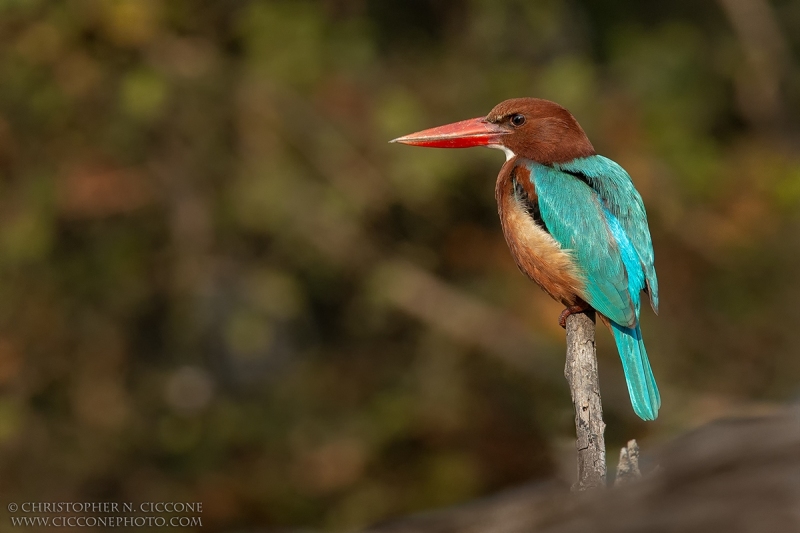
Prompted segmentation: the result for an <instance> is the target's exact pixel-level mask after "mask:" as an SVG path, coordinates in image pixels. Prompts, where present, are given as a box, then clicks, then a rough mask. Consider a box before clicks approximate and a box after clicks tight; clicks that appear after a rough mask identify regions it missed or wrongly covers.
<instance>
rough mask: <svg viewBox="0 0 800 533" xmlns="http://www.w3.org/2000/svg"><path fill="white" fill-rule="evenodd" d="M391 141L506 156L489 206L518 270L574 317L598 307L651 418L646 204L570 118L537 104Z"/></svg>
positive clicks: (652, 279)
mask: <svg viewBox="0 0 800 533" xmlns="http://www.w3.org/2000/svg"><path fill="white" fill-rule="evenodd" d="M390 142H394V143H401V144H406V145H411V146H422V147H431V148H469V147H474V146H484V147H488V148H494V149H498V150H502V151H503V152H505V155H506V161H505V163H504V164H503V166H502V168H501V169H500V173H499V174H498V176H497V181H496V183H495V199H496V200H497V210H498V214H499V215H500V225H501V227H502V231H503V235H504V237H505V240H506V243H507V244H508V247H509V249H510V251H511V255H512V256H513V258H514V261H515V262H516V264H517V266H518V267H519V269H520V270H521V271H522V273H523V274H525V275H526V276H527V277H528V278H530V279H531V280H533V281H534V282H536V283H537V284H538V285H539V286H540V287H541V288H542V289H544V291H545V292H546V293H548V294H549V295H550V296H551V297H553V298H554V299H555V300H556V301H558V302H560V303H562V304H563V305H564V306H565V309H564V311H563V312H562V313H561V316H560V317H559V323H560V324H561V326H562V327H566V319H567V317H568V316H569V315H570V314H573V313H579V312H585V311H587V310H590V309H594V310H595V311H596V313H597V315H598V316H599V318H600V319H601V321H602V322H603V323H605V324H606V326H608V328H609V329H610V330H611V333H612V334H613V337H614V340H615V343H616V346H617V350H618V352H619V355H620V359H621V361H622V368H623V371H624V374H625V381H626V383H627V387H628V393H629V395H630V399H631V405H632V407H633V410H634V412H635V413H636V414H637V415H638V416H639V417H640V418H642V419H644V420H655V419H656V417H657V416H658V410H659V408H660V407H661V395H660V393H659V391H658V387H657V386H656V381H655V377H654V376H653V371H652V369H651V367H650V361H649V359H648V357H647V351H646V350H645V346H644V341H643V339H642V330H641V327H640V325H639V314H640V307H641V299H642V297H641V295H642V293H644V294H646V295H647V296H648V297H649V300H650V305H651V307H652V308H653V311H654V312H655V313H656V314H658V279H657V277H656V270H655V265H654V251H653V243H652V239H651V237H650V229H649V226H648V223H647V213H646V211H645V206H644V202H643V201H642V197H641V195H640V194H639V192H638V191H637V190H636V187H635V186H634V184H633V181H632V179H631V177H630V175H629V174H628V173H627V172H626V171H625V169H623V168H622V167H621V166H620V165H619V164H617V163H616V162H614V161H613V160H611V159H609V158H607V157H604V156H602V155H599V154H598V153H597V152H596V151H595V149H594V147H593V146H592V143H591V142H590V141H589V138H588V137H587V135H586V133H585V132H584V131H583V128H581V126H580V124H578V121H577V120H576V119H575V117H574V116H573V115H572V114H571V113H570V112H569V111H568V110H567V109H565V108H564V107H562V106H561V105H559V104H557V103H555V102H551V101H549V100H544V99H540V98H513V99H510V100H505V101H504V102H501V103H499V104H497V105H496V106H495V107H494V108H493V109H492V110H491V111H490V112H489V114H488V115H486V116H485V117H478V118H474V119H469V120H462V121H460V122H455V123H452V124H448V125H445V126H439V127H436V128H431V129H426V130H423V131H419V132H417V133H412V134H409V135H405V136H402V137H398V138H397V139H393V140H392V141H390Z"/></svg>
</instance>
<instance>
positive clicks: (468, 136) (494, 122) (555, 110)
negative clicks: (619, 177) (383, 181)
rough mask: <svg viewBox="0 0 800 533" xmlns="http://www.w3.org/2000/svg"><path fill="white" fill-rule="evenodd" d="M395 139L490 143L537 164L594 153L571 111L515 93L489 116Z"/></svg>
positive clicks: (420, 142) (458, 145) (439, 143)
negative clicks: (518, 96) (514, 96)
mask: <svg viewBox="0 0 800 533" xmlns="http://www.w3.org/2000/svg"><path fill="white" fill-rule="evenodd" d="M392 142H399V143H403V144H410V145H414V146H428V147H434V148H467V147H471V146H488V147H490V148H499V149H501V150H503V151H505V152H506V155H507V156H508V158H509V159H510V158H511V157H513V156H514V155H517V156H520V157H524V158H526V159H531V160H533V161H536V162H537V163H542V164H550V163H562V162H565V161H569V160H571V159H575V158H576V157H586V156H589V155H593V154H594V153H595V151H594V148H593V147H592V143H590V142H589V139H588V138H587V137H586V134H585V133H584V132H583V129H582V128H581V126H580V124H578V121H577V120H575V117H573V116H572V114H571V113H570V112H569V111H567V110H566V109H564V108H563V107H561V106H560V105H558V104H556V103H555V102H550V101H549V100H542V99H540V98H513V99H511V100H506V101H505V102H501V103H499V104H497V105H496V106H495V107H494V109H492V110H491V111H490V112H489V114H488V115H486V116H485V117H480V118H474V119H470V120H463V121H461V122H456V123H454V124H448V125H446V126H440V127H438V128H432V129H429V130H424V131H420V132H418V133H412V134H411V135H406V136H404V137H400V138H397V139H394V140H393V141H392Z"/></svg>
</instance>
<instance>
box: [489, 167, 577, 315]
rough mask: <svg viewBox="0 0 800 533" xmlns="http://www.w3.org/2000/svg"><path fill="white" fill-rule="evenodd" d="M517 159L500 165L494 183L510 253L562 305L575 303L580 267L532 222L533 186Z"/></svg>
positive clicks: (526, 171)
mask: <svg viewBox="0 0 800 533" xmlns="http://www.w3.org/2000/svg"><path fill="white" fill-rule="evenodd" d="M517 163H518V161H517V158H516V157H514V158H511V159H510V160H509V161H507V162H506V164H505V165H503V168H502V169H500V174H499V175H498V176H497V184H496V186H495V198H496V199H497V211H498V213H499V214H500V223H501V225H502V226H503V235H504V236H505V238H506V242H507V243H508V247H509V249H510V250H511V255H512V256H513V257H514V261H515V262H516V263H517V266H518V267H519V269H520V270H521V271H522V272H523V273H524V274H525V275H526V276H528V277H529V278H530V279H532V280H533V281H535V282H536V283H537V284H538V285H539V286H540V287H541V288H542V289H544V290H545V292H547V293H548V294H549V295H550V296H552V297H553V298H554V299H556V300H557V301H559V302H561V303H563V304H564V305H566V306H571V305H575V304H576V303H578V301H579V300H580V298H579V296H578V295H579V294H582V293H583V292H584V285H585V283H584V281H583V278H582V276H581V273H580V270H579V269H578V267H577V266H576V264H575V261H574V260H573V258H572V256H571V255H570V253H569V252H568V251H565V250H563V249H562V248H561V245H559V244H558V242H557V241H556V240H555V239H554V238H553V237H552V236H551V235H550V234H549V233H548V232H547V230H546V229H545V228H544V227H543V225H539V224H537V223H536V221H535V219H534V217H533V216H532V211H534V210H535V208H536V206H537V202H538V199H537V197H536V190H535V188H534V186H533V183H532V182H531V180H530V172H529V171H528V169H527V168H525V167H524V166H522V165H519V166H518V165H517ZM515 188H516V189H517V190H516V191H515Z"/></svg>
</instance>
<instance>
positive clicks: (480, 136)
mask: <svg viewBox="0 0 800 533" xmlns="http://www.w3.org/2000/svg"><path fill="white" fill-rule="evenodd" d="M507 133H511V132H510V131H508V130H506V129H504V128H501V127H500V126H498V125H497V124H492V123H491V122H487V121H486V119H485V118H483V117H479V118H471V119H469V120H462V121H461V122H454V123H453V124H448V125H446V126H439V127H438V128H431V129H429V130H423V131H419V132H417V133H412V134H410V135H405V136H403V137H398V138H397V139H394V140H392V141H389V142H393V143H403V144H410V145H412V146H425V147H429V148H469V147H471V146H486V145H489V144H500V137H502V136H503V135H506V134H507Z"/></svg>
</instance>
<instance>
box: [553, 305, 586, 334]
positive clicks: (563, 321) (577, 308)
mask: <svg viewBox="0 0 800 533" xmlns="http://www.w3.org/2000/svg"><path fill="white" fill-rule="evenodd" d="M587 309H589V306H588V305H587V304H585V303H583V304H581V305H570V306H569V307H567V308H566V309H564V310H563V311H561V316H559V317H558V325H559V326H561V327H562V328H564V329H567V317H568V316H569V315H574V314H576V313H583V312H584V311H586V310H587Z"/></svg>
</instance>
